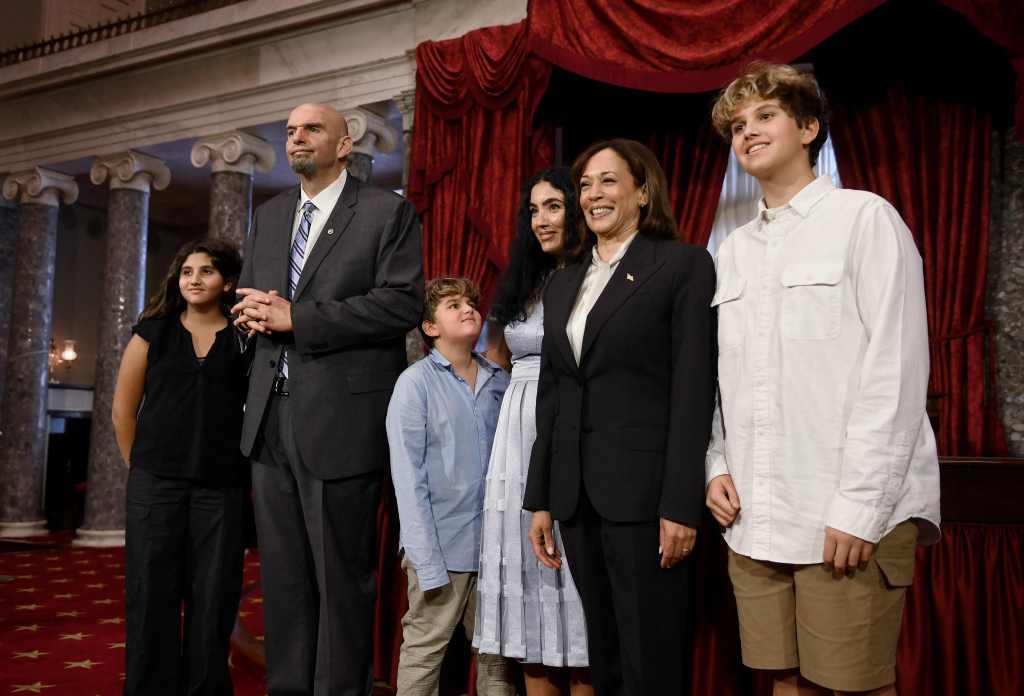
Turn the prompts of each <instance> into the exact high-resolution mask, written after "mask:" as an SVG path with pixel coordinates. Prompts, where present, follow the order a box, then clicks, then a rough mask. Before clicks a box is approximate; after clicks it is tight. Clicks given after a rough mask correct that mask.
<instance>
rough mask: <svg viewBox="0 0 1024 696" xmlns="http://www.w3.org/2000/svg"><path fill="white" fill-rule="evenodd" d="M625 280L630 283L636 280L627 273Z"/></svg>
mask: <svg viewBox="0 0 1024 696" xmlns="http://www.w3.org/2000/svg"><path fill="white" fill-rule="evenodd" d="M626 280H628V281H629V282H631V283H632V282H633V281H634V280H636V278H634V277H633V274H632V273H627V274H626Z"/></svg>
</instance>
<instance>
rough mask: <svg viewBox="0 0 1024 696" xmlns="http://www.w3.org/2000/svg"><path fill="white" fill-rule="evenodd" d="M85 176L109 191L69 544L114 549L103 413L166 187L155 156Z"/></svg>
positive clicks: (117, 539)
mask: <svg viewBox="0 0 1024 696" xmlns="http://www.w3.org/2000/svg"><path fill="white" fill-rule="evenodd" d="M89 178H90V179H91V180H92V183H94V184H96V185H97V186H98V185H100V184H102V183H103V182H104V181H106V180H108V179H109V180H110V192H109V196H108V199H107V239H106V254H105V258H104V260H103V275H102V276H101V277H102V278H103V291H102V293H101V295H100V307H99V330H98V332H97V336H96V386H95V389H94V391H93V400H92V415H93V417H92V424H91V426H90V431H89V470H88V487H87V488H86V494H85V520H84V521H83V523H82V526H81V528H79V529H78V530H77V532H76V537H75V539H74V541H73V542H72V543H73V544H74V545H75V546H122V545H124V519H125V502H124V491H125V484H126V483H127V480H128V467H127V466H126V465H125V463H124V460H123V459H122V458H121V452H120V450H118V448H117V440H116V439H115V437H114V425H113V423H112V422H111V419H110V412H111V406H112V404H113V397H114V386H115V384H116V382H117V370H118V367H119V365H120V363H121V354H122V353H123V352H124V347H125V345H127V343H128V340H129V339H130V338H131V327H132V325H133V324H134V323H135V322H136V321H137V320H138V316H139V313H140V312H141V311H142V303H143V300H144V290H145V282H146V238H147V236H148V229H149V193H150V188H151V187H152V188H155V189H157V190H162V189H164V188H166V187H167V184H169V183H170V180H171V173H170V171H169V170H168V169H167V165H165V164H164V163H163V162H162V161H160V160H159V159H156V158H155V157H150V156H149V155H144V154H142V153H140V152H134V151H128V152H123V153H119V154H116V155H111V156H108V157H98V158H97V159H96V161H95V162H94V163H93V165H92V170H91V171H90V172H89Z"/></svg>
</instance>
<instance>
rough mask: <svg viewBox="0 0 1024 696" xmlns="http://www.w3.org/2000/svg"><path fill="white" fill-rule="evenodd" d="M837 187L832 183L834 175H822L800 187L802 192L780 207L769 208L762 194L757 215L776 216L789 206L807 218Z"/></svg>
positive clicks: (760, 216) (762, 216) (763, 216)
mask: <svg viewBox="0 0 1024 696" xmlns="http://www.w3.org/2000/svg"><path fill="white" fill-rule="evenodd" d="M835 189H836V187H835V184H833V183H832V177H829V176H826V175H822V176H819V177H818V178H817V179H815V180H814V181H812V182H811V183H809V184H807V185H806V186H804V187H803V188H802V189H800V192H799V193H797V194H796V195H795V196H793V197H792V198H791V199H790V200H789V203H786V204H785V205H780V206H779V207H778V208H769V207H768V206H767V205H766V204H765V202H764V197H763V196H762V197H761V198H760V199H759V200H758V201H757V215H758V217H759V218H761V219H762V220H763V219H764V218H765V217H766V215H765V214H766V213H767V214H768V216H774V215H776V214H778V213H779V212H781V211H783V210H786V209H787V208H789V209H792V210H793V211H794V212H795V213H796V214H797V215H799V216H800V217H804V218H805V217H807V216H808V215H809V214H810V212H811V209H812V208H814V206H815V205H817V203H818V202H819V201H820V200H821V199H822V198H824V197H825V196H827V195H828V194H830V193H832V191H835Z"/></svg>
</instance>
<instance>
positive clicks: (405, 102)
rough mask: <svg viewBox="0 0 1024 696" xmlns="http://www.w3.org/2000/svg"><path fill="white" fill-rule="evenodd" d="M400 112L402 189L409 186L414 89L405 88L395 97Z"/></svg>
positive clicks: (414, 104)
mask: <svg viewBox="0 0 1024 696" xmlns="http://www.w3.org/2000/svg"><path fill="white" fill-rule="evenodd" d="M395 105H396V106H397V107H398V110H399V112H401V114H402V155H403V161H402V191H405V190H407V189H408V188H409V161H410V160H409V156H410V154H411V153H412V126H413V122H414V120H415V117H416V90H414V89H407V90H405V91H404V92H402V93H400V94H399V95H398V96H396V97H395Z"/></svg>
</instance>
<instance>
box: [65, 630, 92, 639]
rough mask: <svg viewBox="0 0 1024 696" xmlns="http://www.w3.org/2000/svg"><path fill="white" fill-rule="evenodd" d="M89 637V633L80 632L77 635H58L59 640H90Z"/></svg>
mask: <svg viewBox="0 0 1024 696" xmlns="http://www.w3.org/2000/svg"><path fill="white" fill-rule="evenodd" d="M91 636H92V634H91V633H81V632H79V633H61V634H60V639H61V640H84V639H86V638H90V637H91Z"/></svg>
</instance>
